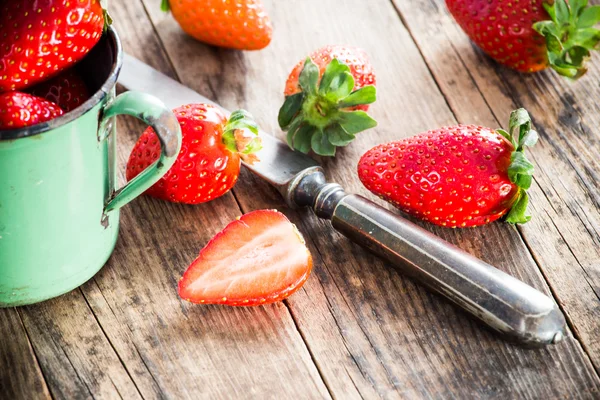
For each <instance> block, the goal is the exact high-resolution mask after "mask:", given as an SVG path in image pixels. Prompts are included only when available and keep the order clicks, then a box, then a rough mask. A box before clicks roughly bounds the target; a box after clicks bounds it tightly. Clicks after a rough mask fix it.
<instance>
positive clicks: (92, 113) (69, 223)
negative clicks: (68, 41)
mask: <svg viewBox="0 0 600 400" xmlns="http://www.w3.org/2000/svg"><path fill="white" fill-rule="evenodd" d="M122 58H123V53H122V49H121V44H120V41H119V38H118V36H117V34H116V32H115V31H114V29H112V28H111V29H109V30H108V31H107V32H106V33H105V34H104V35H103V37H102V39H101V40H100V42H99V43H98V44H97V45H96V46H95V47H94V48H93V49H92V51H91V52H90V53H89V54H88V55H87V56H86V57H85V59H84V60H82V61H81V62H80V63H78V65H77V68H78V69H79V71H80V72H81V74H82V76H83V77H84V80H86V83H87V85H88V87H89V88H90V89H91V93H95V94H94V95H93V96H92V97H91V98H90V99H88V100H87V101H86V102H85V103H84V104H82V105H80V106H79V107H78V108H76V109H74V110H72V111H71V112H69V113H66V114H64V115H63V116H61V117H59V118H56V119H54V120H51V121H48V122H47V123H42V124H38V125H35V126H31V127H27V128H21V129H13V130H0V307H8V306H17V305H24V304H32V303H36V302H40V301H43V300H46V299H49V298H52V297H56V296H59V295H61V294H63V293H66V292H68V291H70V290H72V289H74V288H76V287H78V286H79V285H81V284H83V283H84V282H86V281H87V280H88V279H90V278H91V277H92V276H94V274H96V272H98V271H99V270H100V268H102V266H103V265H104V264H105V263H106V261H107V260H108V258H109V257H110V254H111V253H112V251H113V249H114V246H115V243H116V240H117V235H118V230H119V209H120V208H121V207H122V206H124V205H125V204H127V203H128V202H130V201H131V200H133V199H134V198H135V197H137V196H139V195H140V194H141V193H143V192H144V191H145V190H146V189H148V188H149V187H150V186H152V185H153V184H154V183H155V182H156V181H158V180H159V179H160V177H161V176H163V175H164V174H165V173H166V172H167V171H168V169H169V168H170V167H171V165H173V163H174V162H175V158H176V157H177V154H178V153H179V150H180V148H181V129H180V127H179V124H178V122H177V119H176V118H175V116H174V115H173V113H172V112H171V111H170V110H169V109H167V108H166V107H165V106H164V105H163V104H162V103H161V102H160V101H159V100H158V99H156V98H155V97H152V96H150V95H146V94H143V93H137V92H126V93H123V94H121V95H119V96H116V97H115V86H116V82H117V76H118V74H119V70H120V68H121V64H122ZM119 114H127V115H132V116H135V117H137V118H139V119H141V120H142V121H144V122H145V123H147V124H148V125H150V126H152V127H153V128H154V130H155V131H156V133H157V136H158V138H159V140H160V144H161V154H160V157H159V159H158V160H157V161H156V162H155V163H154V164H152V165H150V166H149V167H148V168H147V169H146V170H145V171H143V172H142V173H141V174H139V175H138V176H137V177H136V178H134V179H132V180H131V181H130V182H128V183H127V184H126V185H125V186H123V187H122V188H120V189H117V187H116V186H117V168H116V166H117V165H116V154H115V152H116V150H117V147H116V140H117V132H116V129H115V128H116V124H115V121H114V118H115V116H116V115H119Z"/></svg>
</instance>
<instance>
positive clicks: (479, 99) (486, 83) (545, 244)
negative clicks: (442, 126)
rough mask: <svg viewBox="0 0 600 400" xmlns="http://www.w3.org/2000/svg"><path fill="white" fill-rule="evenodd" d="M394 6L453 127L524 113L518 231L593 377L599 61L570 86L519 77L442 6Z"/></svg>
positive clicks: (599, 217)
mask: <svg viewBox="0 0 600 400" xmlns="http://www.w3.org/2000/svg"><path fill="white" fill-rule="evenodd" d="M395 2H396V5H397V7H398V9H399V12H400V13H401V14H402V15H403V16H404V21H406V24H407V25H408V27H409V29H410V31H411V33H412V35H413V37H414V40H415V41H416V43H417V44H418V46H419V49H420V50H421V52H422V53H423V56H424V58H425V60H426V61H427V63H428V66H429V68H430V70H431V71H432V74H433V75H434V77H435V79H436V82H437V83H438V85H439V87H440V89H441V91H442V92H443V93H444V95H445V97H446V98H447V99H448V103H449V104H450V107H451V109H452V111H453V113H454V114H455V115H456V117H457V119H458V120H459V121H460V122H463V123H480V124H485V125H489V126H501V125H502V126H506V124H507V120H508V114H509V112H510V110H512V109H514V108H516V107H525V108H526V109H527V110H529V112H530V113H531V115H532V117H533V119H534V124H535V127H536V129H537V130H538V132H539V133H540V142H539V144H538V145H537V146H536V147H535V148H534V149H532V150H531V151H530V152H529V154H530V159H531V160H532V161H533V162H534V164H535V165H536V173H535V176H534V185H533V187H532V188H531V190H530V195H531V208H532V211H533V215H534V218H533V219H532V221H531V222H530V223H528V224H526V225H522V226H521V227H520V228H519V229H520V232H521V234H522V236H523V238H524V240H525V242H526V243H527V246H528V247H529V248H530V249H531V251H532V254H533V256H534V258H535V260H536V261H537V263H538V264H539V265H540V267H541V270H542V272H543V274H544V275H545V276H546V279H547V280H548V282H549V284H550V286H551V288H552V290H553V292H554V294H555V295H556V298H557V299H558V301H559V304H560V305H561V307H562V308H563V310H564V311H565V313H566V315H567V317H568V318H569V321H570V323H571V325H572V327H573V329H574V331H575V334H576V335H577V337H578V338H579V339H580V340H581V343H582V345H583V347H584V349H585V350H586V351H587V353H588V354H589V356H590V358H591V360H592V362H593V363H594V366H595V368H596V370H597V371H600V337H599V336H598V331H599V330H600V246H599V244H600V185H599V183H598V182H600V180H599V178H600V175H599V173H598V171H600V131H598V129H597V127H598V126H599V123H600V116H599V113H598V111H599V105H598V101H597V100H596V99H598V98H599V96H600V89H599V88H598V85H597V84H596V82H598V79H599V77H600V63H599V62H598V61H600V60H598V57H597V55H596V56H595V57H594V58H593V60H592V62H591V63H590V67H591V68H590V71H589V73H588V74H587V75H586V76H585V77H584V78H582V79H581V80H579V81H578V82H575V83H573V82H569V81H567V80H566V79H563V78H561V77H560V76H558V74H555V73H554V72H552V71H545V72H543V73H538V74H533V75H522V74H518V73H516V72H513V71H511V70H509V69H506V68H503V67H501V66H499V65H497V64H495V63H494V62H493V61H491V60H490V59H489V58H487V57H486V56H485V55H483V54H482V52H481V51H479V50H477V49H476V48H475V47H474V46H473V45H472V44H471V43H470V42H469V40H468V38H467V37H466V35H464V33H462V32H461V31H460V29H459V28H458V26H457V25H456V24H455V23H454V21H453V19H452V16H451V15H449V14H448V12H447V10H446V9H445V7H444V5H443V4H442V3H441V2H433V1H429V0H419V1H405V0H395ZM596 3H598V2H596ZM425 22H427V28H426V27H425V25H424V23H425Z"/></svg>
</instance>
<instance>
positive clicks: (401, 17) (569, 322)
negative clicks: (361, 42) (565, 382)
mask: <svg viewBox="0 0 600 400" xmlns="http://www.w3.org/2000/svg"><path fill="white" fill-rule="evenodd" d="M389 1H390V3H391V4H392V7H394V10H396V14H397V15H398V18H399V20H400V22H401V23H402V25H403V26H404V28H405V29H406V31H407V32H408V34H409V36H410V38H411V40H412V41H413V43H414V44H415V46H416V48H417V50H418V52H419V55H420V56H421V58H422V59H423V62H424V63H425V65H426V66H427V71H428V73H429V75H430V76H431V77H432V79H433V81H434V82H435V85H436V87H437V89H438V91H439V93H440V94H441V95H442V97H443V98H444V101H445V103H446V105H447V106H448V109H449V110H450V112H451V113H452V116H453V118H454V120H455V121H456V122H459V121H458V118H457V115H456V112H455V110H454V108H453V107H452V106H451V104H450V102H449V100H448V98H447V96H446V93H444V91H443V90H442V88H441V86H440V84H439V82H438V79H437V77H436V75H435V74H434V72H433V70H432V68H431V66H430V65H429V61H428V60H427V58H426V57H425V55H424V54H423V51H422V50H421V46H420V45H419V42H418V41H417V40H416V39H415V36H414V34H413V31H412V29H411V27H410V25H409V24H407V23H406V20H405V18H404V15H403V14H402V11H401V10H400V9H399V8H398V6H397V5H396V3H395V2H394V0H389ZM453 50H454V52H455V53H456V54H457V56H458V58H459V59H460V61H461V63H462V64H463V65H464V60H463V58H462V57H461V54H460V52H458V51H456V49H455V48H454V47H453ZM497 68H501V67H498V66H496V67H495V69H497ZM465 71H467V75H468V76H469V79H470V80H471V82H472V83H473V86H474V87H475V88H476V89H477V91H478V92H479V94H480V95H481V98H482V99H483V101H484V103H485V105H486V107H487V108H488V109H489V111H490V113H491V115H492V116H493V117H494V120H495V121H496V123H497V124H498V126H502V124H501V123H500V120H499V118H498V116H497V115H496V113H495V112H494V110H493V109H492V107H491V106H490V104H489V103H488V100H487V98H486V97H485V96H484V95H483V92H482V91H481V89H480V87H479V85H478V84H477V82H476V80H475V79H474V78H473V75H472V74H471V71H470V70H469V69H468V68H465ZM508 93H511V91H508ZM510 98H511V100H512V101H513V103H516V102H515V98H514V96H513V95H510ZM534 179H535V178H534ZM516 231H517V233H518V235H519V238H520V239H521V241H522V242H523V244H524V245H525V247H526V248H527V251H528V252H529V255H530V256H531V258H532V260H533V261H534V263H535V265H536V267H537V268H538V270H539V272H540V274H541V276H542V278H543V279H544V282H545V283H546V286H547V287H548V289H549V290H550V293H551V295H552V298H553V299H554V301H555V302H556V304H557V305H558V307H559V308H560V310H561V312H562V313H563V315H564V316H565V319H566V321H567V325H568V327H569V330H570V331H571V333H572V334H573V337H574V338H575V340H576V341H577V343H578V344H579V347H580V348H581V350H582V352H583V353H584V354H585V356H586V357H587V359H588V361H589V362H590V364H591V365H592V370H593V371H594V374H595V375H596V377H598V378H599V379H600V370H599V369H597V368H596V366H595V364H594V363H593V362H592V357H591V355H590V353H589V349H588V348H587V346H586V345H585V343H584V342H583V339H582V338H581V336H580V334H579V332H578V331H577V329H576V326H575V323H574V322H573V320H572V319H571V317H570V316H569V314H568V312H567V311H566V309H565V307H564V305H563V304H561V303H560V301H559V300H558V297H557V295H556V290H555V289H554V287H553V286H552V284H551V283H550V280H549V279H548V276H547V275H546V274H545V273H544V269H543V268H542V266H541V265H540V262H539V260H538V259H537V258H536V257H535V255H534V253H533V251H532V249H531V246H530V244H529V243H528V242H527V240H526V239H525V236H524V235H523V231H522V229H521V228H519V227H517V228H516ZM559 232H560V231H559ZM565 243H566V242H565ZM567 246H568V244H567ZM569 250H571V249H570V247H569Z"/></svg>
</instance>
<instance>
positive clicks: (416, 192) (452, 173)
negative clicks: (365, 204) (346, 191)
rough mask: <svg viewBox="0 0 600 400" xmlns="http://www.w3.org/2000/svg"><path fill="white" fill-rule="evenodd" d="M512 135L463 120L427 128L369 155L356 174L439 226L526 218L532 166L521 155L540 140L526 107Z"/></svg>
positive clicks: (516, 115) (515, 118) (513, 122)
mask: <svg viewBox="0 0 600 400" xmlns="http://www.w3.org/2000/svg"><path fill="white" fill-rule="evenodd" d="M509 132H510V133H508V132H506V131H504V130H501V129H498V130H496V131H495V130H493V129H490V128H484V127H481V126H473V125H458V126H451V127H446V128H440V129H436V130H433V131H427V132H425V133H421V134H419V135H416V136H413V137H410V138H407V139H403V140H400V141H397V142H392V143H387V144H382V145H379V146H376V147H374V148H372V149H371V150H369V151H368V152H366V153H365V154H364V155H363V156H362V158H361V159H360V161H359V163H358V175H359V177H360V180H361V181H362V183H363V184H364V185H365V187H366V188H367V189H369V190H370V191H371V192H373V193H375V194H376V195H377V196H379V197H381V198H382V199H385V200H387V201H389V202H390V203H392V204H394V205H395V206H396V207H398V208H399V209H401V210H402V211H404V212H406V213H408V214H411V215H414V216H416V217H419V218H421V219H423V220H425V221H428V222H431V223H433V224H436V225H442V226H449V227H452V228H455V227H466V226H477V225H483V224H487V223H489V222H492V221H494V220H496V219H498V218H500V217H502V216H504V215H505V214H507V213H508V215H507V218H506V221H507V222H510V223H525V222H527V221H529V219H530V218H531V217H530V216H529V215H528V214H527V210H526V209H527V203H528V196H527V192H526V190H527V189H529V187H530V186H531V179H532V174H533V165H532V164H531V163H530V162H529V161H528V160H527V157H526V156H525V153H524V152H523V151H524V149H525V147H526V146H532V145H534V144H535V143H536V141H537V137H538V136H537V133H536V132H535V131H534V130H532V128H531V119H530V118H529V114H528V113H527V111H525V110H524V109H522V108H521V109H518V110H516V111H513V112H512V114H511V116H510V128H509Z"/></svg>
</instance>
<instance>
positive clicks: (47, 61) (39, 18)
mask: <svg viewBox="0 0 600 400" xmlns="http://www.w3.org/2000/svg"><path fill="white" fill-rule="evenodd" d="M105 20H106V21H108V19H105V17H104V14H103V10H102V7H101V6H100V2H99V0H70V1H66V0H42V1H31V0H11V1H4V2H2V5H0V32H2V33H1V35H0V92H2V91H7V90H22V89H24V88H27V87H29V86H31V85H34V84H36V83H38V82H41V81H42V80H45V79H47V78H49V77H51V76H53V75H56V74H58V73H59V72H60V71H62V70H63V69H65V68H67V67H69V66H71V65H73V64H75V63H76V62H77V61H79V60H80V59H82V58H83V56H85V55H86V54H87V53H88V51H90V49H91V48H92V47H93V46H94V45H95V44H96V43H97V42H98V40H100V37H101V35H102V29H103V27H104V23H105Z"/></svg>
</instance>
